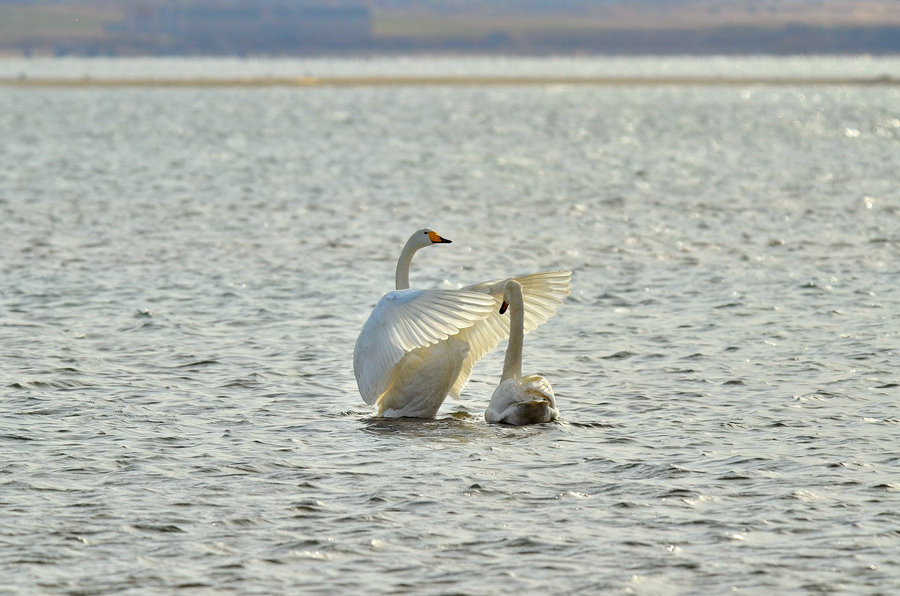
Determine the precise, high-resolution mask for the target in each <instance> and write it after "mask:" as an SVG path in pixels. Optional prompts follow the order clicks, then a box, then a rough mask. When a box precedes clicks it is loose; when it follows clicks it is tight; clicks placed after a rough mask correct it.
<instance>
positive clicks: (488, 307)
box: [353, 290, 495, 405]
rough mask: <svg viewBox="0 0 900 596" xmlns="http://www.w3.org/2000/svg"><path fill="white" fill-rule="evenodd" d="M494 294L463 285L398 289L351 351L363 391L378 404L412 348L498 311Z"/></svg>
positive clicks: (384, 300)
mask: <svg viewBox="0 0 900 596" xmlns="http://www.w3.org/2000/svg"><path fill="white" fill-rule="evenodd" d="M494 303H495V301H494V299H493V297H492V296H489V295H487V294H485V293H483V292H469V291H465V290H397V291H394V292H388V293H387V294H385V295H384V296H383V297H382V298H381V300H379V301H378V304H377V305H375V309H374V310H373V311H372V314H371V315H369V318H368V320H367V321H366V323H365V325H363V328H362V331H361V332H360V334H359V337H358V338H357V340H356V347H355V348H354V350H353V372H354V374H355V375H356V383H357V385H358V387H359V393H360V395H362V397H363V399H364V400H365V402H366V403H367V404H370V405H371V404H374V403H375V402H376V401H377V400H378V397H379V396H380V395H381V394H382V393H384V391H385V387H386V384H387V381H388V379H389V378H390V376H391V371H392V370H393V368H394V367H395V366H396V365H397V363H398V362H400V360H401V359H402V358H403V356H404V355H406V354H407V353H408V352H411V351H412V350H415V349H416V348H423V347H425V346H429V345H432V344H435V343H437V342H439V341H442V340H445V339H447V338H448V337H451V336H454V335H457V334H459V333H460V331H461V330H463V329H466V328H468V327H471V326H472V325H473V324H475V323H476V322H477V321H480V320H481V319H484V318H485V317H487V316H489V315H490V314H491V311H493V310H494V308H495V307H494Z"/></svg>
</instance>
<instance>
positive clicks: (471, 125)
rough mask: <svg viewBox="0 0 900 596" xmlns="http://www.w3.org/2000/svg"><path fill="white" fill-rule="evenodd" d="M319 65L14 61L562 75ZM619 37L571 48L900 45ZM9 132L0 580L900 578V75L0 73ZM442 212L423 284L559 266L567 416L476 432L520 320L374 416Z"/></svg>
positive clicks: (132, 587) (542, 335)
mask: <svg viewBox="0 0 900 596" xmlns="http://www.w3.org/2000/svg"><path fill="white" fill-rule="evenodd" d="M327 62H328V63H327V64H326V65H325V66H323V65H322V64H323V62H322V61H318V62H316V61H312V62H309V63H305V62H302V61H301V62H297V63H294V62H289V63H285V62H279V61H271V62H268V63H266V62H265V61H262V62H261V61H253V62H252V66H248V63H244V62H241V61H204V60H200V61H191V60H185V61H173V60H168V61H161V62H160V61H140V60H138V61H72V60H61V61H52V60H49V61H0V71H2V73H4V74H7V73H13V76H16V75H15V73H22V72H25V73H26V74H27V75H28V76H39V75H42V74H43V75H46V76H58V73H59V72H64V73H69V74H72V75H73V76H83V74H84V73H85V72H88V73H90V75H91V76H93V77H102V76H120V75H121V73H122V72H128V73H130V75H133V76H157V75H156V70H154V69H161V72H164V73H165V74H166V75H167V76H181V75H183V76H185V77H187V76H196V74H197V73H198V72H202V73H206V72H215V74H216V75H217V76H218V75H221V74H223V73H225V74H231V75H234V76H246V71H244V70H242V69H250V70H252V71H253V73H256V72H257V71H256V70H253V69H259V72H261V73H263V74H265V73H276V74H284V73H285V72H288V73H299V74H304V73H309V72H312V73H313V74H317V73H323V72H324V71H325V70H328V71H329V72H336V73H338V74H342V73H351V74H352V73H358V72H361V71H366V72H369V71H371V70H372V69H373V68H374V69H375V70H376V71H377V70H378V68H380V69H382V71H381V72H383V73H388V74H391V73H393V72H394V71H397V72H415V73H425V74H428V73H434V72H435V70H438V71H440V70H441V69H444V70H447V69H451V70H452V71H453V72H454V73H457V74H458V73H470V72H475V73H476V74H484V73H485V72H487V73H488V74H490V73H497V72H499V73H505V72H510V71H516V69H519V70H522V71H528V72H529V73H531V74H533V73H535V72H538V73H539V72H548V71H552V72H558V67H559V62H558V61H557V62H556V63H554V62H553V61H549V62H548V61H542V60H534V61H527V60H525V61H523V60H519V61H516V62H515V64H514V65H513V66H510V63H509V62H506V61H502V60H500V61H494V62H493V63H491V62H490V61H485V60H481V59H471V60H466V59H456V60H440V61H433V60H432V61H430V60H428V59H419V60H418V61H416V60H399V59H398V60H395V61H392V60H391V59H380V60H377V61H374V63H375V66H373V61H362V62H356V61H352V60H346V61H327ZM627 62H628V61H625V62H623V61H622V60H609V61H606V60H603V59H581V60H572V61H569V62H567V64H568V63H571V64H572V65H574V66H567V67H566V68H570V69H574V71H572V72H574V74H579V73H597V72H600V73H608V72H614V73H616V74H630V73H632V72H636V71H638V70H640V69H641V68H644V69H647V68H649V69H650V74H651V75H653V76H657V75H660V74H667V73H670V72H677V73H678V74H681V75H683V74H685V73H699V74H701V75H704V74H709V73H710V72H718V71H727V72H748V69H749V70H750V71H752V73H751V74H754V75H756V76H769V75H773V74H776V75H778V74H783V73H785V72H788V73H792V74H793V75H796V76H800V75H803V74H806V73H808V72H812V73H815V74H821V73H822V72H823V70H822V69H826V68H827V69H832V68H838V69H839V70H836V71H835V72H840V73H841V74H842V75H843V74H847V73H848V72H850V73H860V74H861V75H864V76H879V75H878V74H877V73H887V74H889V75H891V76H896V75H897V73H898V71H900V69H898V61H897V60H888V59H885V60H881V61H878V60H873V59H843V60H842V59H819V60H816V59H808V60H807V62H806V63H805V64H806V67H804V59H789V60H785V61H780V60H776V59H771V60H765V61H763V62H762V63H760V62H759V61H753V60H745V61H742V60H738V59H730V60H729V61H724V62H723V61H721V60H711V61H704V60H687V59H682V60H674V59H670V60H664V61H660V62H659V64H657V65H655V66H654V65H653V62H652V61H646V60H645V61H632V63H631V68H632V70H631V71H629V69H628V68H627V67H626V66H627ZM260 63H261V64H262V66H259V64H260ZM485 64H487V66H485ZM623 64H625V66H623ZM673 64H674V65H675V66H672V65H673ZM835 64H837V66H834V65H835ZM823 65H827V67H826V66H823ZM326 67H327V68H326ZM782 67H783V68H782ZM303 69H306V70H305V71H304V72H300V71H301V70H303ZM317 69H318V70H317ZM342 69H343V70H342ZM392 69H393V70H392ZM491 69H493V70H491ZM578 69H581V70H578ZM653 69H655V70H653ZM670 69H674V71H673V70H670ZM717 69H718V70H717ZM742 69H743V70H742ZM516 72H518V71H516ZM566 72H569V71H566ZM828 72H829V73H830V72H831V71H830V70H829V71H828ZM873 73H874V74H873ZM376 74H377V73H376ZM0 137H2V138H3V142H2V143H0V164H2V167H0V250H2V259H0V392H2V393H0V396H2V398H0V462H2V463H0V577H2V578H3V580H2V584H3V585H0V592H3V593H72V594H94V593H98V594H99V593H104V594H105V593H111V592H131V593H142V594H145V593H159V594H168V593H172V592H173V591H175V590H178V589H180V590H183V591H185V592H187V593H192V592H193V593H213V592H215V593H240V594H254V593H258V594H272V593H292V592H293V593H306V594H334V593H416V594H452V593H468V594H474V593H478V594H507V593H512V592H518V593H554V594H576V593H577V594H586V593H603V592H606V593H616V594H619V593H634V594H669V593H693V594H716V593H725V592H729V591H737V592H744V593H763V592H774V593H779V594H787V593H797V594H801V593H808V592H816V591H825V592H829V591H834V592H841V593H883V594H888V593H896V592H898V591H900V440H898V436H900V414H898V408H897V401H898V396H900V367H898V364H897V363H898V352H900V339H898V334H900V291H898V289H900V88H898V87H897V86H895V85H881V86H844V87H841V86H823V87H803V86H778V87H767V86H760V85H747V86H741V85H727V86H725V85H723V86H692V85H683V86H679V85H670V86H659V87H639V86H636V87H628V86H625V87H623V86H603V85H597V86H566V85H548V86H528V87H518V86H490V85H486V86H474V87H453V86H447V87H417V86H415V85H406V86H397V87H378V88H372V87H342V88H308V89H303V88H265V87H264V88H240V87H235V88H222V89H218V88H216V89H211V88H193V87H183V88H160V89H146V88H141V89H135V88H124V87H123V88H99V87H98V88H94V87H91V86H85V87H79V88H51V89H43V88H22V89H16V88H10V87H7V88H0ZM423 226H428V227H431V228H434V229H435V230H437V231H438V232H439V233H441V234H442V235H444V236H446V237H448V238H450V239H452V240H453V244H451V245H441V246H436V247H433V248H428V249H425V250H423V251H421V252H420V253H418V254H417V256H416V258H415V260H414V261H413V266H412V274H411V283H412V286H413V287H449V288H453V287H459V286H461V285H465V284H468V283H474V282H477V281H483V280H487V279H496V278H500V277H505V276H507V275H511V274H514V273H528V272H535V271H541V270H552V269H571V270H573V271H574V281H573V287H572V295H571V296H570V297H569V298H568V299H567V301H566V302H565V303H564V304H563V305H562V307H561V308H560V310H559V312H558V314H557V315H556V316H555V317H554V318H553V319H551V320H550V321H549V322H548V323H547V324H546V325H544V326H543V327H541V328H539V329H538V330H536V331H534V332H533V333H531V334H529V335H527V336H526V338H525V351H524V369H525V371H526V372H529V373H531V372H540V373H541V374H543V375H545V376H546V377H548V378H549V380H550V381H551V382H552V384H553V387H554V390H555V392H556V395H557V401H558V405H559V409H560V421H559V422H558V423H555V424H547V425H539V426H532V427H525V428H509V427H502V426H492V425H488V424H486V423H485V422H484V420H483V417H482V415H483V411H484V409H485V408H486V407H487V403H488V400H489V398H490V394H491V392H492V391H493V388H494V386H495V385H496V383H497V381H498V379H499V375H500V370H501V368H502V358H503V348H504V344H501V345H500V347H499V348H498V349H497V350H495V351H494V352H493V353H491V354H489V355H488V356H487V357H486V358H485V359H484V360H482V361H481V362H480V363H479V365H478V366H476V368H475V371H474V375H473V379H472V381H471V382H470V384H469V385H468V386H467V388H466V390H465V391H464V392H463V396H462V399H461V401H460V402H454V401H452V400H448V401H447V402H446V403H445V404H444V406H443V407H442V409H441V412H440V413H439V415H438V417H437V419H436V420H433V421H415V420H379V419H373V418H372V417H371V413H370V411H369V410H368V408H367V407H366V406H365V404H364V403H363V401H362V399H361V398H360V396H359V394H358V392H357V389H356V382H355V379H354V377H353V372H352V352H353V345H354V342H355V340H356V336H357V334H358V332H359V329H360V328H361V326H362V324H363V322H364V321H365V319H366V317H367V316H368V314H369V312H370V310H371V308H372V307H373V305H374V304H375V302H376V301H377V300H378V298H379V297H380V296H381V295H382V294H383V293H384V292H386V291H387V290H389V289H391V287H392V284H393V275H394V266H395V263H396V258H397V256H398V254H399V251H400V249H401V247H402V245H403V243H404V242H405V240H406V238H407V237H408V236H409V234H410V233H411V232H412V231H414V230H415V229H417V228H420V227H423Z"/></svg>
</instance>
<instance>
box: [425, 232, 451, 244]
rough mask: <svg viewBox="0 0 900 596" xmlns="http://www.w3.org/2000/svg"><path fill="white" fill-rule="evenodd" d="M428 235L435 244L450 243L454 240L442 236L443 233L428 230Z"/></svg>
mask: <svg viewBox="0 0 900 596" xmlns="http://www.w3.org/2000/svg"><path fill="white" fill-rule="evenodd" d="M428 237H429V238H430V239H431V242H432V243H434V244H450V243H451V242H453V241H452V240H447V239H446V238H441V235H440V234H438V233H437V232H428Z"/></svg>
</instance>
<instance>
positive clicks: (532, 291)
mask: <svg viewBox="0 0 900 596" xmlns="http://www.w3.org/2000/svg"><path fill="white" fill-rule="evenodd" d="M509 279H514V280H516V281H517V282H519V284H520V285H521V286H522V297H523V299H524V301H525V333H528V332H529V331H532V330H534V329H536V328H537V327H539V326H541V325H543V324H544V323H546V322H547V320H548V319H550V317H552V316H553V315H554V314H556V309H557V308H559V305H560V304H562V301H563V298H565V297H566V296H568V295H569V287H570V286H571V284H572V272H571V271H547V272H544V273H533V274H531V275H523V276H518V277H512V278H509ZM507 281H508V280H507V279H500V280H494V281H486V282H484V283H480V284H475V285H472V286H468V287H465V288H463V289H462V291H469V292H481V293H483V294H486V295H488V296H490V297H491V298H492V299H493V302H494V308H493V309H492V310H491V313H490V315H488V316H487V317H485V318H483V319H481V320H479V321H478V322H477V323H475V324H474V325H472V326H471V327H468V328H466V329H463V330H462V331H461V332H460V333H459V335H458V336H457V337H458V338H459V339H461V340H462V341H465V342H468V344H469V354H468V355H467V356H466V359H465V360H464V361H463V365H462V370H461V371H460V373H459V376H458V377H457V378H456V382H454V383H453V386H452V387H451V388H450V395H451V396H453V398H454V399H459V394H460V392H461V391H462V390H463V387H465V386H466V383H468V382H469V377H470V376H472V367H473V366H475V363H476V362H478V360H479V359H480V358H481V357H482V356H484V355H485V354H487V353H488V352H490V351H491V350H493V349H494V348H496V347H497V344H498V343H500V340H502V339H503V338H505V337H509V317H508V316H504V315H501V314H500V312H499V311H500V304H501V303H502V302H503V288H504V285H505V284H506V282H507Z"/></svg>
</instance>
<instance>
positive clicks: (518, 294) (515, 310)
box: [500, 282, 525, 381]
mask: <svg viewBox="0 0 900 596" xmlns="http://www.w3.org/2000/svg"><path fill="white" fill-rule="evenodd" d="M510 286H512V291H511V292H509V293H508V294H509V345H507V346H506V358H505V359H504V360H503V376H502V377H500V380H501V381H505V380H507V379H518V380H521V379H522V343H523V341H524V339H525V304H524V302H523V300H522V287H521V286H520V285H519V284H517V283H515V282H510Z"/></svg>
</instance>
